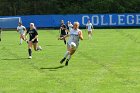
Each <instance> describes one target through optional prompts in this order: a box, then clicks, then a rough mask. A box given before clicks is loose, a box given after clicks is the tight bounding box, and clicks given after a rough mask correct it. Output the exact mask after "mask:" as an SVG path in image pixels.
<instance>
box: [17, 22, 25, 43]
mask: <svg viewBox="0 0 140 93" xmlns="http://www.w3.org/2000/svg"><path fill="white" fill-rule="evenodd" d="M17 32H19V34H20V45H21V44H22V40H25V36H24V35H25V32H26V28H25V27H24V26H23V25H22V23H20V22H19V23H18V27H17Z"/></svg>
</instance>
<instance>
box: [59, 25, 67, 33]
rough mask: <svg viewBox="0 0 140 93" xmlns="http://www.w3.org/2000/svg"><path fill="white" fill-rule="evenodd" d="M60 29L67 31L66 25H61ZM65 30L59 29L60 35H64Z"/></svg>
mask: <svg viewBox="0 0 140 93" xmlns="http://www.w3.org/2000/svg"><path fill="white" fill-rule="evenodd" d="M61 28H65V29H67V27H66V25H65V24H61V26H60V29H61ZM65 29H61V32H60V33H61V35H66V31H65Z"/></svg>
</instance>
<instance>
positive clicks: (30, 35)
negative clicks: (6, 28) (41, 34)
mask: <svg viewBox="0 0 140 93" xmlns="http://www.w3.org/2000/svg"><path fill="white" fill-rule="evenodd" d="M27 33H29V41H31V40H32V39H34V38H35V36H36V35H38V32H37V30H36V29H32V30H31V29H28V30H27Z"/></svg>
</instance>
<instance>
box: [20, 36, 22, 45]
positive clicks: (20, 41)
mask: <svg viewBox="0 0 140 93" xmlns="http://www.w3.org/2000/svg"><path fill="white" fill-rule="evenodd" d="M21 44H22V34H20V45H21Z"/></svg>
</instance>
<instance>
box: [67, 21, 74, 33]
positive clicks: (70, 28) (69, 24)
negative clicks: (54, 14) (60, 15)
mask: <svg viewBox="0 0 140 93" xmlns="http://www.w3.org/2000/svg"><path fill="white" fill-rule="evenodd" d="M68 28H69V31H71V30H72V28H73V25H72V23H71V22H69V23H68Z"/></svg>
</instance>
